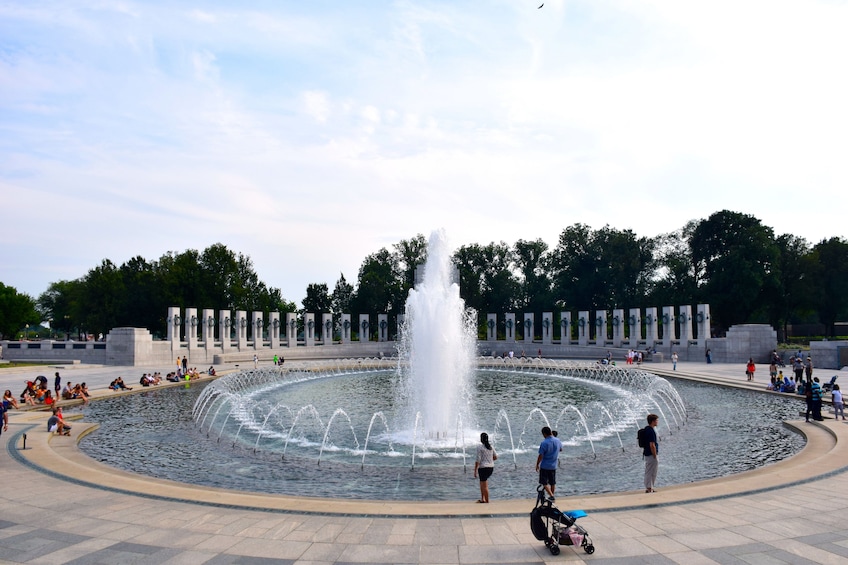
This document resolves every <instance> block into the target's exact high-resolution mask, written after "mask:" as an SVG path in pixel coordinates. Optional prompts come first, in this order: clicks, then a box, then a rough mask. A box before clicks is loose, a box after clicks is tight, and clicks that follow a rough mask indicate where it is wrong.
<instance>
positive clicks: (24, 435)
mask: <svg viewBox="0 0 848 565" xmlns="http://www.w3.org/2000/svg"><path fill="white" fill-rule="evenodd" d="M23 438H24V447H23V448H24V449H26V434H23Z"/></svg>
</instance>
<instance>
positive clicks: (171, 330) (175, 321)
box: [168, 306, 182, 349]
mask: <svg viewBox="0 0 848 565" xmlns="http://www.w3.org/2000/svg"><path fill="white" fill-rule="evenodd" d="M180 320H182V318H180V309H179V307H177V306H169V307H168V341H170V342H171V349H179V347H180Z"/></svg>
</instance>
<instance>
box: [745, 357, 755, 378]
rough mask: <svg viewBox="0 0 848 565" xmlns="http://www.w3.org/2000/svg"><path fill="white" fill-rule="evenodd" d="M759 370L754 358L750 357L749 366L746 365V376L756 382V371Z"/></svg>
mask: <svg viewBox="0 0 848 565" xmlns="http://www.w3.org/2000/svg"><path fill="white" fill-rule="evenodd" d="M756 370H757V366H756V365H755V364H754V358H753V357H748V364H747V365H745V375H746V376H747V377H748V380H749V381H753V380H754V371H756Z"/></svg>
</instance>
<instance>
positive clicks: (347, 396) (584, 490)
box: [81, 366, 803, 500]
mask: <svg viewBox="0 0 848 565" xmlns="http://www.w3.org/2000/svg"><path fill="white" fill-rule="evenodd" d="M574 367H575V366H571V369H572V370H566V369H565V368H564V367H560V368H558V369H557V370H550V368H549V369H547V370H542V369H541V368H539V367H534V368H530V367H522V368H521V370H520V371H517V370H514V369H508V368H505V367H498V368H482V369H478V370H477V371H476V372H475V373H474V375H473V379H472V381H473V383H472V384H473V386H472V387H471V388H472V393H471V395H472V398H471V400H470V402H469V403H468V408H469V410H468V411H466V412H465V414H466V415H465V418H466V421H464V422H452V423H451V426H450V427H449V428H450V429H446V430H442V431H436V432H429V431H425V429H426V427H425V426H424V425H417V424H416V422H415V421H414V419H413V420H412V421H410V419H411V418H412V416H410V415H408V414H406V415H402V414H400V413H396V412H395V409H396V408H400V404H402V399H398V398H397V396H396V395H395V394H394V393H393V392H392V391H393V390H395V389H396V385H397V383H396V382H395V379H397V372H396V371H394V370H389V369H386V368H385V367H383V368H376V369H374V370H365V371H357V372H347V371H346V370H342V371H339V370H334V371H317V372H316V371H312V370H310V371H303V372H300V373H298V372H297V371H290V372H287V373H286V374H285V375H277V377H276V378H270V379H268V378H254V379H248V378H245V376H246V375H247V374H248V373H250V372H245V373H242V374H241V376H240V377H236V378H234V379H232V380H231V382H230V384H226V381H224V380H223V379H219V381H217V382H215V383H211V384H210V385H208V387H206V386H197V385H192V386H191V387H189V388H187V389H184V388H175V389H163V390H151V391H149V392H145V393H142V394H138V395H131V396H125V397H119V398H113V399H108V400H104V401H100V402H96V403H92V404H91V405H90V406H89V407H88V408H86V409H85V411H86V412H87V414H86V416H87V418H90V419H91V420H93V421H97V422H99V423H100V424H101V428H100V429H99V430H98V431H97V432H96V433H94V434H92V435H90V436H88V437H87V438H85V439H84V440H83V441H82V443H81V446H82V449H83V450H84V451H85V452H86V453H88V454H89V455H91V456H92V457H94V458H96V459H99V460H102V461H104V462H107V463H109V464H111V465H114V466H117V467H120V468H124V469H127V470H131V471H136V472H139V473H142V474H146V475H150V476H155V477H159V478H168V479H172V480H177V481H182V482H189V483H195V484H200V485H207V486H214V487H224V488H231V489H240V490H247V491H257V492H269V493H280V494H293V495H303V496H319V497H326V496H332V497H339V498H359V499H397V500H455V499H463V498H469V499H473V498H475V497H476V496H477V493H478V488H477V483H476V481H475V480H474V479H473V477H472V470H473V465H474V450H475V446H476V443H477V438H478V436H479V432H480V431H486V432H487V433H489V435H490V437H491V438H492V440H493V443H494V447H495V449H496V450H497V452H498V454H499V456H500V458H499V459H498V462H497V463H496V469H495V474H494V476H493V477H492V479H490V489H491V491H492V497H493V498H528V497H532V496H533V494H534V489H535V484H536V473H535V471H534V466H535V460H536V449H537V447H538V443H539V441H540V440H541V434H540V432H539V430H540V428H541V427H542V426H543V425H546V424H549V425H551V426H552V427H555V428H558V429H559V432H560V436H559V437H560V439H562V440H563V443H564V444H565V449H564V452H563V456H562V457H561V460H560V470H559V472H558V483H559V490H558V492H560V493H561V494H563V495H573V494H591V493H601V492H615V491H625V490H633V489H638V488H639V487H640V485H641V476H642V469H643V465H642V458H641V454H640V452H641V450H640V449H639V448H638V447H637V446H636V438H635V436H636V429H637V427H638V426H641V425H643V424H642V422H643V419H644V416H645V415H646V414H647V413H648V412H651V411H653V412H657V413H660V414H662V422H661V426H660V428H659V432H660V441H661V443H660V447H661V453H662V460H661V470H660V483H661V484H663V485H669V484H680V483H686V482H691V481H697V480H702V479H709V478H713V477H719V476H724V475H728V474H731V473H736V472H741V471H745V470H748V469H752V468H756V467H759V466H762V465H767V464H769V463H773V462H776V461H779V460H781V459H784V458H786V457H788V456H790V455H792V454H793V453H795V452H797V451H798V450H799V449H800V448H801V447H802V446H803V439H802V438H800V437H799V436H797V435H796V434H794V433H792V432H790V431H788V430H786V429H784V427H783V426H782V421H783V420H785V419H790V418H792V417H793V414H797V409H798V407H797V403H793V402H792V401H788V400H786V399H783V398H780V397H773V396H770V395H763V394H757V393H754V392H747V391H739V390H732V389H725V388H722V387H716V386H710V385H701V384H695V383H689V382H686V381H675V382H674V383H673V387H672V386H670V385H669V384H668V382H667V381H666V380H665V379H660V378H658V377H654V376H653V375H647V374H644V373H641V372H639V373H640V374H641V375H647V376H639V377H638V378H635V379H634V378H633V375H635V374H636V372H634V371H625V370H623V369H622V370H620V371H618V372H616V373H614V374H613V373H610V372H608V371H607V372H604V371H597V370H596V369H597V368H592V369H593V370H592V371H588V370H586V371H583V372H580V371H577V372H575V371H573V368H574ZM604 374H606V376H605V377H604V378H598V377H597V376H593V375H604ZM621 375H631V376H630V377H628V378H627V379H626V382H625V380H623V379H624V377H621ZM239 379H240V380H239ZM233 382H236V383H239V384H233ZM672 391H673V392H672ZM680 398H682V399H684V400H683V402H682V406H677V405H676V404H677V402H679V399H680ZM193 416H194V417H193Z"/></svg>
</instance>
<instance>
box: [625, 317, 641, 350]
mask: <svg viewBox="0 0 848 565" xmlns="http://www.w3.org/2000/svg"><path fill="white" fill-rule="evenodd" d="M641 314H642V313H641V310H640V309H639V308H631V309H630V316H629V317H628V318H627V325H628V326H629V327H630V341H628V342H627V343H628V345H629V346H630V348H631V349H639V342H640V341H641V340H642V316H641Z"/></svg>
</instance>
